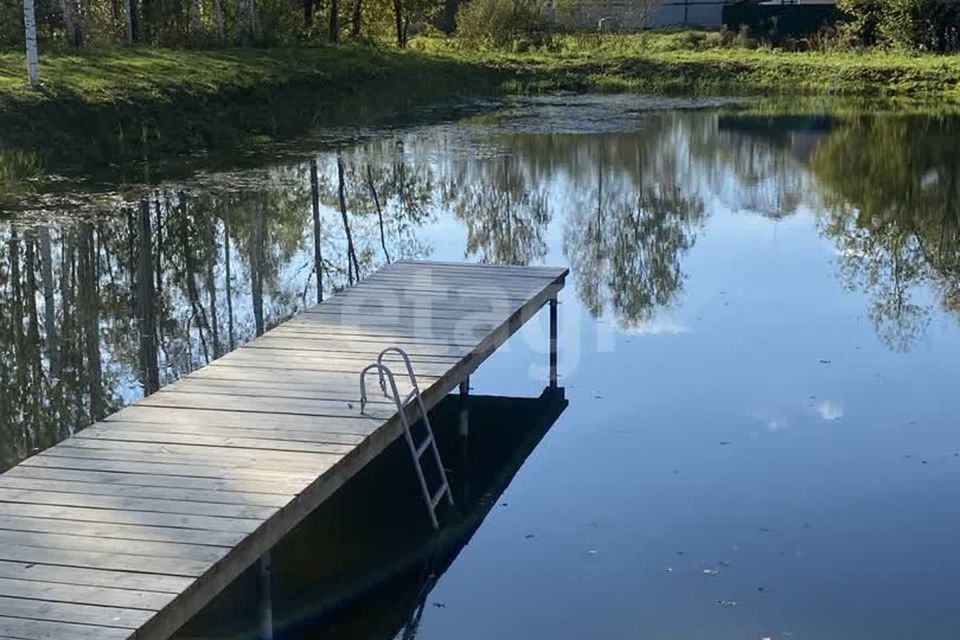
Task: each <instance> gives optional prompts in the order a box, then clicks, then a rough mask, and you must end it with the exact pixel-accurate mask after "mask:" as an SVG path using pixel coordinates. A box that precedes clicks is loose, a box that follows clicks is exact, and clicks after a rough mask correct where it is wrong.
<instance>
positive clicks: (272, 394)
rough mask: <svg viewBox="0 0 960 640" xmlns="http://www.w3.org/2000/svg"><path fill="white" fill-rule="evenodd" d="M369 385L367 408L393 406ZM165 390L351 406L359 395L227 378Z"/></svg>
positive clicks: (350, 440) (344, 440) (341, 388)
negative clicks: (374, 392) (314, 401)
mask: <svg viewBox="0 0 960 640" xmlns="http://www.w3.org/2000/svg"><path fill="white" fill-rule="evenodd" d="M372 380H374V378H372V379H371V381H372ZM372 383H373V384H374V389H377V390H378V392H377V393H376V394H375V395H374V394H373V393H370V394H369V396H368V398H367V403H368V404H370V405H371V406H373V405H380V406H390V407H394V406H395V405H394V403H393V402H391V401H390V400H388V399H386V397H384V396H383V395H381V394H380V393H379V387H378V385H377V384H376V383H375V382H372ZM398 387H400V385H398ZM165 389H167V390H169V391H176V392H178V393H202V394H221V395H227V396H245V397H247V398H259V397H262V398H294V399H300V400H325V401H341V402H350V403H352V404H356V403H357V400H358V396H359V394H360V391H359V386H358V385H352V384H351V385H336V386H334V385H330V386H323V387H315V386H312V385H303V384H296V385H295V384H287V385H282V384H269V383H266V382H253V381H250V380H234V379H230V378H225V379H216V378H181V379H180V380H178V381H177V383H176V384H175V385H169V386H168V387H165ZM399 390H400V393H401V394H403V395H406V393H407V392H408V391H409V387H408V386H403V387H401V388H399ZM164 431H167V429H164ZM316 433H317V434H322V433H323V431H322V430H316ZM240 435H242V434H240ZM331 435H332V436H333V435H335V436H337V437H338V438H337V439H335V440H326V441H325V442H337V443H341V444H354V445H355V444H358V443H359V442H360V441H361V440H362V438H360V437H358V436H349V435H345V434H336V433H335V432H331Z"/></svg>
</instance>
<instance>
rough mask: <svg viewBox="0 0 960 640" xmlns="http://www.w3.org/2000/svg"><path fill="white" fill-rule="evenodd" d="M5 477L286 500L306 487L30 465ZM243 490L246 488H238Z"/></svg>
mask: <svg viewBox="0 0 960 640" xmlns="http://www.w3.org/2000/svg"><path fill="white" fill-rule="evenodd" d="M119 424H120V425H121V426H123V427H128V426H129V427H137V426H140V427H146V428H152V426H153V425H150V424H139V425H138V424H131V425H126V424H124V423H119ZM3 477H16V478H42V479H47V480H65V481H68V482H73V483H97V484H101V483H102V484H107V485H110V484H115V485H118V486H126V485H133V486H141V487H154V488H167V487H169V488H174V489H195V490H203V491H219V492H239V493H244V494H264V495H271V496H274V497H282V498H283V499H286V498H289V496H291V495H294V494H296V493H297V492H298V491H299V490H300V489H302V488H303V487H304V486H305V482H304V481H302V480H296V479H294V480H289V481H288V480H281V479H279V478H274V479H273V480H261V479H255V480H243V481H241V480H239V479H237V478H232V479H230V480H224V479H220V478H197V477H191V476H169V475H155V474H150V473H136V472H128V473H124V472H119V471H99V470H71V469H57V468H49V467H34V466H30V465H18V466H17V467H15V468H13V469H11V470H9V471H7V472H6V473H5V474H4V475H3ZM238 487H243V488H238Z"/></svg>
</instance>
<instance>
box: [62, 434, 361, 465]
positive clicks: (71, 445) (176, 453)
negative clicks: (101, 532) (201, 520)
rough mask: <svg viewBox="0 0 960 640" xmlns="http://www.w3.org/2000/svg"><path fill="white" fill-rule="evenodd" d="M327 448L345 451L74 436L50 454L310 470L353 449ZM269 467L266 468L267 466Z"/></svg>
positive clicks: (331, 462) (336, 459) (341, 446)
mask: <svg viewBox="0 0 960 640" xmlns="http://www.w3.org/2000/svg"><path fill="white" fill-rule="evenodd" d="M325 446H327V447H338V448H340V449H341V450H340V451H339V452H337V453H331V452H324V453H317V452H313V451H276V450H271V449H263V448H258V449H251V448H240V447H217V446H211V445H204V444H174V443H157V442H136V441H134V442H130V441H125V440H105V439H100V438H71V439H70V440H67V441H66V442H64V443H62V444H60V445H58V446H57V447H54V448H53V449H50V450H49V451H48V452H47V453H49V454H53V453H54V452H57V453H61V452H63V451H64V450H66V449H70V450H71V451H70V455H75V453H76V452H74V451H72V450H73V449H84V450H91V451H118V452H119V451H130V452H136V453H146V454H149V455H151V456H152V457H153V458H155V459H157V460H161V461H163V460H165V459H166V460H168V461H171V462H177V463H179V464H183V465H194V464H201V465H203V466H209V465H210V461H211V460H212V459H213V456H217V458H216V460H217V462H218V463H221V464H225V465H228V464H235V463H243V462H246V461H248V460H255V461H257V462H260V463H263V464H269V465H270V466H273V465H286V468H288V469H291V470H298V469H305V470H306V471H308V472H310V471H313V470H314V469H317V468H318V467H323V468H326V467H328V466H329V465H331V464H335V463H336V462H337V461H338V460H340V458H342V457H343V454H344V453H347V452H349V451H350V450H352V449H353V447H351V448H350V449H347V450H343V449H344V445H333V444H331V445H325ZM264 468H266V467H264Z"/></svg>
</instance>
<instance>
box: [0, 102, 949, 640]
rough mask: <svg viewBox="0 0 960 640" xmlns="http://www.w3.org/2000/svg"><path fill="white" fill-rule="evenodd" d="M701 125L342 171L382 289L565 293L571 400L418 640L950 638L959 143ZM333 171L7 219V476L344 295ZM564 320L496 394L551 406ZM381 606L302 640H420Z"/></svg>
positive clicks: (520, 138) (722, 120)
mask: <svg viewBox="0 0 960 640" xmlns="http://www.w3.org/2000/svg"><path fill="white" fill-rule="evenodd" d="M686 106H691V105H690V104H689V103H677V104H672V103H670V102H665V101H651V100H645V99H642V98H633V97H612V98H600V97H595V98H594V97H585V98H570V99H557V98H552V99H542V100H533V101H526V102H521V103H517V104H514V105H510V106H508V107H506V108H503V109H500V110H497V111H494V112H492V113H488V114H485V115H481V116H475V117H471V118H468V119H466V120H462V121H458V122H454V123H446V124H439V125H435V126H427V127H420V128H416V129H409V130H403V129H398V130H391V131H385V132H374V133H371V134H369V135H367V134H366V133H365V135H364V136H363V137H362V140H359V141H358V142H356V143H355V144H345V145H344V146H343V151H342V162H343V181H344V196H345V201H346V205H347V210H348V212H349V216H348V224H349V225H350V227H351V231H352V234H353V236H354V239H355V243H356V250H357V253H358V256H359V259H360V262H361V267H362V270H363V271H364V272H371V271H373V270H374V269H376V268H377V266H378V265H380V264H382V263H384V262H385V260H386V255H387V254H389V256H390V258H394V259H395V258H400V257H406V258H431V259H440V260H468V261H487V262H498V263H511V264H549V265H560V266H569V267H570V269H571V276H570V278H569V280H568V286H567V289H566V290H565V291H564V293H563V295H562V298H561V300H562V305H561V317H560V326H561V353H560V369H561V374H562V384H563V385H564V386H565V388H566V397H567V399H568V401H569V406H567V407H566V409H565V410H564V411H563V412H562V413H561V414H560V415H559V417H558V418H556V422H555V423H552V422H551V423H552V428H549V431H548V432H546V435H545V436H542V440H538V442H539V444H538V445H536V447H535V448H534V449H533V450H532V453H531V454H530V455H529V457H528V458H526V462H525V463H524V464H523V466H522V467H518V468H517V469H510V473H508V474H506V476H505V477H509V478H511V479H512V481H510V482H509V483H507V484H509V487H508V488H507V489H506V491H505V492H504V493H503V495H502V496H501V495H500V492H501V490H503V488H504V487H503V486H494V485H495V484H496V483H494V485H491V486H493V487H494V488H492V489H490V491H491V494H490V496H492V497H493V499H494V500H495V502H493V503H491V502H490V500H489V499H488V500H487V504H486V505H485V508H484V509H483V510H481V511H482V515H481V516H480V517H479V520H482V525H479V522H478V523H476V524H478V525H479V527H478V528H477V527H476V526H474V527H472V528H471V527H468V528H469V535H467V534H464V535H465V539H468V540H469V544H466V546H464V547H463V548H462V550H461V549H459V548H457V549H456V550H455V552H452V555H453V557H451V558H447V561H446V562H444V563H443V566H442V567H441V568H440V570H438V571H436V573H437V574H438V577H437V579H436V580H428V581H426V582H423V581H422V584H427V585H428V586H427V589H426V590H423V591H424V593H423V594H421V597H419V598H418V599H414V602H413V603H412V604H411V606H410V607H408V614H409V616H414V615H415V612H416V611H417V610H419V611H420V613H419V614H418V615H419V618H417V624H416V625H413V627H416V629H415V631H416V635H417V637H419V638H421V639H438V640H439V639H449V638H458V639H463V640H472V639H478V640H479V639H486V638H491V637H497V638H517V639H528V638H560V639H567V638H569V639H574V638H587V637H589V638H609V639H624V640H627V639H631V640H633V639H637V638H645V639H651V640H660V639H662V640H674V639H680V638H705V639H711V640H727V639H730V640H734V639H738V640H742V639H757V640H759V639H760V638H788V637H792V638H797V639H798V640H799V639H807V638H810V639H817V640H836V639H844V640H856V639H864V640H867V639H869V640H886V639H890V640H895V639H896V640H902V639H904V638H921V637H929V638H952V637H956V636H957V634H958V631H957V630H958V629H960V614H958V613H957V608H956V602H957V601H958V598H960V580H958V576H960V536H958V535H957V532H958V531H960V429H958V417H960V394H958V393H957V389H958V382H957V381H958V373H960V208H958V202H960V199H958V198H960V120H957V119H954V118H948V117H937V118H934V117H921V116H908V115H902V116H900V115H891V114H885V115H872V114H869V113H862V114H858V115H842V116H831V115H827V114H824V115H817V116H807V115H802V116H799V115H792V114H791V113H788V112H785V113H783V114H781V115H764V116H756V115H749V114H750V112H749V111H744V110H741V109H737V108H733V107H731V106H729V105H727V106H722V107H714V106H711V107H710V108H700V109H686V108H674V107H686ZM310 159H311V158H305V159H291V160H287V161H284V162H283V163H281V164H276V165H272V166H266V167H263V168H259V169H247V170H243V171H236V172H232V173H215V174H199V175H197V176H195V177H193V178H191V179H188V180H184V181H182V182H177V183H167V182H160V183H158V184H155V185H154V186H153V187H151V188H149V189H144V188H143V187H138V186H123V185H116V184H113V185H103V184H91V183H87V184H82V185H78V184H75V183H74V182H72V181H63V180H58V181H53V182H51V181H47V182H38V183H33V182H31V183H24V184H22V185H20V186H19V188H18V189H15V190H14V191H15V192H11V193H8V194H6V195H5V196H3V197H2V198H0V206H5V207H6V208H7V209H9V210H11V211H13V214H12V217H10V218H9V219H8V220H6V221H0V240H2V242H0V301H2V304H0V430H2V440H0V455H2V463H3V465H4V466H9V465H12V464H15V463H16V462H17V461H18V460H20V459H22V458H23V457H25V456H27V455H29V454H30V453H31V452H32V451H34V450H37V449H40V448H44V447H46V446H49V445H50V444H52V443H53V442H55V441H56V440H57V439H59V438H61V437H63V436H65V435H66V434H68V433H70V432H71V431H73V430H75V429H79V428H82V427H83V426H84V425H85V424H87V423H89V422H90V421H91V420H93V419H95V418H97V417H100V416H103V415H105V414H107V413H109V412H110V411H112V410H115V409H116V408H119V407H120V406H122V405H124V404H126V403H129V402H132V401H135V400H136V399H137V398H139V397H141V396H142V395H143V394H144V393H145V392H150V391H152V390H153V389H155V388H156V387H157V386H158V385H162V384H164V383H167V382H170V381H172V380H173V379H175V378H176V377H177V376H179V375H181V374H183V373H185V372H187V371H190V370H191V369H193V368H196V367H198V366H202V365H203V364H204V363H205V362H207V361H208V360H210V359H213V358H214V357H216V356H217V355H219V354H222V353H223V352H225V351H227V350H229V349H230V348H232V347H234V346H236V345H238V344H240V343H242V342H243V341H245V340H247V339H249V338H250V337H252V336H254V335H256V334H257V333H259V332H261V331H263V330H264V329H265V328H269V327H270V326H271V325H272V324H274V323H276V322H279V321H281V320H283V319H284V318H286V317H288V316H289V315H290V314H292V313H294V312H296V311H297V310H298V309H301V308H303V307H304V306H306V305H309V304H312V303H314V302H315V301H316V298H317V278H316V270H315V265H316V264H317V262H318V261H319V262H320V263H321V264H322V265H323V267H324V270H323V271H324V273H323V283H322V284H323V287H324V289H325V290H326V291H327V293H329V292H330V291H331V290H332V289H333V288H334V287H341V286H344V285H345V284H346V283H347V282H346V281H347V276H346V267H345V264H346V262H345V259H346V249H345V240H344V238H345V231H344V223H343V219H342V217H341V215H340V212H339V210H338V208H337V206H338V195H337V192H338V170H337V154H336V153H335V152H334V151H332V150H325V151H322V152H319V153H317V154H316V155H314V156H312V159H313V161H314V163H313V166H312V165H311V162H310ZM312 167H315V169H314V168H312ZM311 174H314V175H315V176H316V184H317V193H318V196H319V205H320V206H319V211H318V215H317V216H316V220H315V216H314V215H313V207H312V195H311V177H312V175H311ZM371 183H372V185H373V187H374V190H375V191H376V192H377V199H378V200H379V202H380V204H381V205H382V215H383V225H382V229H383V235H384V239H383V240H382V241H381V225H380V223H379V219H378V215H377V208H376V206H375V204H374V199H373V197H372V191H371V188H370V185H371ZM315 223H316V224H315ZM317 227H319V238H318V239H319V243H315V238H317V236H316V235H315V228H317ZM317 244H319V248H320V252H319V253H320V255H319V256H318V254H317V251H316V246H317ZM543 320H544V319H543V318H540V319H539V322H534V323H532V324H531V325H530V326H529V327H528V328H527V329H525V330H524V331H522V332H521V333H520V334H518V335H517V336H515V337H514V338H513V339H511V341H510V342H509V343H508V345H507V347H506V348H505V349H503V350H501V351H500V352H498V353H497V354H495V355H494V356H493V357H492V358H491V359H490V360H489V361H488V362H487V363H485V364H484V365H483V367H481V369H480V370H479V371H478V372H477V373H476V374H475V376H474V378H473V387H474V392H475V393H482V394H486V395H493V396H528V397H536V396H538V395H539V394H540V392H541V391H542V389H543V386H544V382H545V379H546V373H547V372H546V367H545V365H546V353H545V351H546V349H545V348H546V331H545V322H544V321H543ZM519 411H520V410H519V409H518V410H517V413H516V415H517V417H518V421H519V420H520V416H521V414H520V413H519ZM482 415H483V414H481V418H480V419H479V420H475V421H474V430H475V431H482V430H483V428H484V427H483V423H484V419H483V418H482ZM523 415H526V414H523ZM554 417H555V416H554ZM552 419H553V418H551V421H552ZM493 420H494V419H490V421H493ZM531 420H532V418H531ZM531 420H527V422H530V421H531ZM532 421H533V422H536V420H532ZM491 423H492V422H491ZM527 426H529V425H527ZM518 428H519V427H518ZM540 435H542V434H540ZM540 435H538V438H539V437H540ZM531 446H532V445H531ZM520 449H521V450H523V447H520ZM523 452H524V454H525V453H526V451H525V450H523ZM505 455H506V453H505ZM386 484H388V485H389V484H390V483H389V482H388V483H386ZM501 484H503V483H501ZM490 496H488V498H490ZM498 496H499V497H498ZM418 508H419V509H422V506H419V507H418V505H417V503H416V502H415V501H413V502H411V505H410V508H409V514H408V516H409V518H411V519H413V520H425V517H424V515H423V513H422V511H420V510H418ZM487 512H489V513H487ZM484 516H485V517H484ZM334 520H336V519H335V518H334ZM331 526H332V525H331ZM344 535H345V536H349V535H350V534H349V532H348V531H346V532H345V533H344ZM411 535H413V534H411ZM426 535H427V534H426V533H423V534H422V536H423V537H425V536H426ZM461 542H463V541H461ZM325 548H326V549H330V548H335V547H325V546H324V545H316V546H315V547H314V548H313V549H312V553H313V554H315V557H319V558H321V559H322V557H323V554H324V553H325ZM327 553H335V552H333V551H327ZM446 565H449V566H448V567H447V566H446ZM441 572H442V574H441ZM301 579H302V580H305V581H306V582H309V578H302V577H301ZM422 584H421V586H422ZM376 597H377V596H371V598H373V599H369V598H368V599H367V600H361V601H356V602H354V603H353V604H352V605H351V606H352V607H353V608H352V609H351V608H347V609H345V610H342V611H340V612H339V613H338V614H328V615H326V616H325V617H323V618H322V619H316V613H317V612H316V610H314V611H311V610H310V606H309V603H308V604H307V605H306V606H305V608H304V609H303V614H302V616H301V619H300V620H299V623H301V624H299V626H297V627H296V628H295V630H294V631H293V634H294V637H302V638H314V637H316V638H320V637H325V638H326V637H335V638H341V637H342V638H349V637H355V638H373V637H378V638H379V637H385V638H389V637H392V636H393V635H394V634H398V633H399V634H400V635H398V636H397V637H403V636H402V633H400V632H398V628H397V626H396V625H391V624H387V617H388V615H393V614H388V613H386V612H385V611H384V608H383V607H380V606H377V605H376V603H377V600H376ZM379 597H380V598H381V601H382V600H383V599H387V600H389V599H390V598H391V597H393V596H391V595H390V594H389V592H387V593H386V594H385V595H384V594H381V595H380V596H379ZM418 601H419V605H422V606H417V602H418ZM378 616H379V617H378ZM351 618H353V619H354V620H357V619H361V618H362V619H363V620H364V621H365V622H367V623H373V622H383V624H380V625H373V624H371V626H369V627H364V626H362V625H351V624H347V623H349V621H350V620H351ZM344 621H347V623H345V622H344ZM407 622H409V620H408V621H407ZM374 628H377V629H379V630H378V631H373V630H372V629H374ZM204 633H210V634H212V632H210V631H209V630H208V631H205V632H204ZM406 637H410V635H409V634H408V635H407V636H406Z"/></svg>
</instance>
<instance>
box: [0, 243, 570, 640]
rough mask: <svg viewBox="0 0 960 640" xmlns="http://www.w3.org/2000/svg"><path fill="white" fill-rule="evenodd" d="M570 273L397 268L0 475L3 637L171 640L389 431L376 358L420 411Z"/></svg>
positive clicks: (392, 434) (396, 426)
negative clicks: (362, 400) (398, 351)
mask: <svg viewBox="0 0 960 640" xmlns="http://www.w3.org/2000/svg"><path fill="white" fill-rule="evenodd" d="M566 273H567V271H566V270H565V269H554V268H547V267H505V266H489V265H466V264H457V263H436V262H431V263H426V262H397V263H394V264H392V265H389V266H387V267H385V268H383V269H381V270H380V271H378V272H377V273H376V274H374V275H372V276H370V277H369V278H367V279H366V280H365V281H364V282H362V283H360V284H359V285H357V286H356V287H353V288H351V289H349V290H347V291H345V292H343V293H340V294H338V295H336V296H334V297H333V298H332V299H331V300H329V301H327V302H324V303H322V304H320V305H317V306H315V307H312V308H311V309H308V310H306V311H304V312H303V313H301V314H299V315H298V316H296V317H295V318H293V319H291V320H290V321H288V322H286V323H284V324H283V325H281V326H279V327H277V328H276V329H273V330H272V331H269V332H267V333H266V334H265V335H263V336H261V337H259V338H257V339H255V340H253V341H252V342H250V343H249V344H247V345H245V346H243V347H240V348H239V349H237V350H236V351H234V352H233V353H230V354H228V355H226V356H224V357H223V358H220V359H219V360H217V361H216V362H213V363H212V364H210V365H209V366H207V367H204V368H203V369H200V370H198V371H195V372H194V373H192V374H190V375H188V376H185V377H184V378H182V379H181V380H179V381H177V382H175V383H173V384H171V385H168V386H167V387H166V388H164V389H161V390H160V391H159V392H157V393H155V394H153V395H152V396H150V397H148V398H145V399H144V400H142V401H141V402H139V403H137V404H135V405H132V406H130V407H127V408H125V409H122V410H120V411H118V412H117V413H115V414H114V415H112V416H110V417H109V418H107V419H106V420H104V421H102V422H100V423H97V424H95V425H93V426H91V427H89V428H87V429H85V430H83V431H81V432H80V433H78V434H76V435H75V436H73V437H71V438H69V439H68V440H66V441H64V442H62V443H60V444H58V445H56V446H54V447H51V448H50V449H48V450H46V451H44V452H42V453H39V454H37V455H35V456H33V457H31V458H28V459H27V460H25V461H24V462H22V463H21V464H20V465H18V466H16V467H14V468H13V469H11V470H9V471H8V472H6V473H4V474H2V475H0V638H7V637H9V638H18V639H20V640H46V639H51V638H56V639H57V640H86V639H91V640H92V639H96V640H110V639H113V638H116V639H117V640H123V639H127V638H134V637H136V638H138V639H145V640H151V639H160V638H167V637H169V636H170V635H171V634H172V633H174V632H175V631H176V630H177V629H178V628H179V627H180V626H181V625H182V624H183V623H184V622H186V621H187V620H188V619H189V618H190V617H191V616H193V615H194V614H195V613H196V612H197V611H198V610H199V609H200V608H202V607H203V606H204V605H205V604H206V603H207V602H209V601H210V600H211V599H212V598H213V597H214V596H215V595H216V594H217V593H219V592H220V591H221V590H222V589H223V588H224V587H226V586H227V585H228V584H229V583H230V582H231V581H232V580H234V579H235V578H236V577H237V576H238V575H240V573H241V572H243V571H244V570H245V569H246V568H247V567H249V566H250V565H251V564H252V563H254V562H255V561H256V560H257V559H258V558H259V557H260V556H261V555H263V554H264V553H265V552H266V551H268V550H269V549H270V548H271V547H272V546H273V545H274V544H276V543H277V542H278V541H279V540H280V539H281V538H282V537H283V536H284V535H285V534H286V533H287V532H289V531H290V530H291V529H292V528H293V527H294V526H295V525H296V524H297V523H299V522H300V521H301V520H302V519H303V518H304V517H305V516H306V515H308V514H309V513H310V512H311V511H313V510H314V509H315V508H316V507H317V506H318V505H319V504H320V503H322V502H323V501H324V500H325V499H326V498H327V497H328V496H330V495H331V494H332V493H333V492H334V491H336V490H337V489H338V488H339V487H340V486H341V485H342V484H343V483H344V482H345V481H346V480H348V479H349V478H350V477H352V476H353V475H354V474H356V473H357V472H358V471H359V470H360V469H362V468H363V466H364V465H366V464H367V463H368V462H369V461H370V460H372V459H373V458H374V457H376V456H377V455H379V454H380V453H381V452H382V451H383V449H384V448H385V447H386V446H387V445H388V444H390V443H391V442H392V441H393V440H394V439H395V438H397V437H398V436H399V435H401V433H402V424H401V421H400V419H399V416H397V415H396V410H395V407H394V406H393V405H392V404H391V403H389V402H386V401H384V400H383V399H382V398H377V397H375V398H373V402H371V404H370V405H369V407H368V409H367V411H366V413H365V415H361V414H360V413H359V406H358V402H357V401H358V396H359V389H358V379H357V377H356V376H357V374H358V373H359V371H360V370H361V369H362V368H363V367H364V366H365V365H366V364H368V363H370V362H371V361H372V360H373V359H374V358H376V356H377V354H378V353H379V352H380V351H381V350H382V349H384V348H386V347H390V346H400V347H402V348H403V349H404V350H406V351H407V352H408V353H409V354H410V357H411V360H412V361H413V363H414V366H415V368H416V370H417V373H418V377H419V380H420V386H421V389H422V390H423V399H424V403H425V404H426V406H427V407H428V408H429V407H432V406H434V405H435V404H436V403H437V402H439V401H440V400H441V399H442V398H443V396H444V395H446V394H447V393H449V392H450V391H451V390H452V389H454V388H455V387H456V386H457V385H458V384H459V383H460V382H461V381H462V380H464V379H465V378H466V377H467V376H469V375H470V373H472V372H473V371H474V370H475V369H476V368H477V367H478V366H479V365H480V364H481V363H482V362H483V361H484V360H485V359H486V358H487V357H488V356H489V355H490V354H491V353H492V352H493V351H494V350H495V349H496V348H497V347H499V346H500V345H501V344H503V343H504V341H506V339H507V338H509V337H510V335H512V334H513V333H514V332H515V331H516V330H517V329H519V328H520V326H521V325H522V324H523V323H524V322H526V321H527V320H528V319H530V318H531V317H532V316H533V315H534V314H535V313H536V312H537V311H538V310H539V309H540V308H541V307H542V306H543V305H544V304H546V303H547V302H549V301H550V300H551V299H554V298H556V296H557V294H558V292H559V290H560V289H561V288H562V287H563V284H564V279H565V277H566ZM397 370H398V371H399V370H400V369H399V368H398V369H397ZM371 383H372V384H373V386H374V387H376V384H375V382H374V381H373V380H371ZM398 383H400V386H401V392H402V393H406V391H408V390H409V386H408V384H407V382H406V380H405V378H404V377H403V376H398ZM409 411H410V412H411V414H413V415H414V417H416V413H415V411H414V410H413V409H409Z"/></svg>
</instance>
